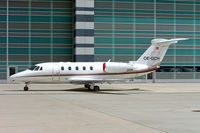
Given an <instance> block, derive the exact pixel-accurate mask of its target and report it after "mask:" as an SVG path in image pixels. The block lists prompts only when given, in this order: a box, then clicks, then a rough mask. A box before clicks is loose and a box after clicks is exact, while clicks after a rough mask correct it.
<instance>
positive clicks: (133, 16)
mask: <svg viewBox="0 0 200 133" xmlns="http://www.w3.org/2000/svg"><path fill="white" fill-rule="evenodd" d="M135 30H136V28H135V0H133V60H134V61H135V60H136V58H135Z"/></svg>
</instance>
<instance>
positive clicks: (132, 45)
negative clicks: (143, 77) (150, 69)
mask: <svg viewBox="0 0 200 133" xmlns="http://www.w3.org/2000/svg"><path fill="white" fill-rule="evenodd" d="M182 37H184V38H190V39H189V40H187V41H182V42H179V43H178V44H177V45H172V46H170V49H169V50H168V52H167V54H166V56H165V58H164V61H163V63H162V64H161V69H160V70H158V71H157V72H156V78H157V79H200V2H199V1H198V0H123V1H122V0H95V61H106V60H108V59H112V61H129V60H137V58H138V57H139V56H140V55H141V54H142V53H143V52H144V51H145V50H146V49H147V48H148V47H149V45H150V42H151V40H152V39H153V38H166V39H170V38H182ZM148 77H149V78H151V77H152V76H151V75H150V76H148Z"/></svg>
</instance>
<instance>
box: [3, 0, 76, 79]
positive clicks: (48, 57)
mask: <svg viewBox="0 0 200 133" xmlns="http://www.w3.org/2000/svg"><path fill="white" fill-rule="evenodd" d="M72 9H73V2H72V0H1V1H0V79H6V75H7V74H6V71H7V66H17V69H18V71H22V70H25V69H26V68H28V67H30V66H31V65H33V64H36V63H41V62H57V61H71V60H72V58H73V56H72V53H73V47H72V46H73V45H72V44H73V39H72V34H73V30H72V21H73V10H72Z"/></svg>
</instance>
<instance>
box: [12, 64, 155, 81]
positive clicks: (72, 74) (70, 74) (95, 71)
mask: <svg viewBox="0 0 200 133" xmlns="http://www.w3.org/2000/svg"><path fill="white" fill-rule="evenodd" d="M37 67H38V68H37ZM155 69H157V67H151V68H149V67H148V66H147V65H142V64H133V63H116V62H79V63H78V62H77V63H75V62H66V63H64V62H58V63H41V64H37V65H36V67H35V69H33V70H25V71H23V72H20V73H17V74H15V75H13V76H11V80H12V81H14V82H30V83H34V82H35V83H81V84H87V83H98V82H99V83H100V82H111V81H115V80H122V79H130V78H135V77H138V76H142V75H144V74H146V73H149V72H151V71H153V70H155Z"/></svg>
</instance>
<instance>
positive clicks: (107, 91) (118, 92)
mask: <svg viewBox="0 0 200 133" xmlns="http://www.w3.org/2000/svg"><path fill="white" fill-rule="evenodd" d="M6 91H13V92H24V90H6ZM29 91H30V92H62V91H63V92H83V93H91V94H112V95H130V94H136V93H138V92H140V91H145V90H142V89H140V88H133V89H101V90H100V91H99V92H95V91H92V90H88V89H87V88H74V89H64V90H63V89H62V90H50V89H45V90H32V89H30V90H29ZM121 92H123V93H121ZM130 92H131V93H130ZM48 94H54V93H48ZM56 94H66V93H56Z"/></svg>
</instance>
